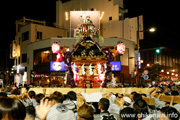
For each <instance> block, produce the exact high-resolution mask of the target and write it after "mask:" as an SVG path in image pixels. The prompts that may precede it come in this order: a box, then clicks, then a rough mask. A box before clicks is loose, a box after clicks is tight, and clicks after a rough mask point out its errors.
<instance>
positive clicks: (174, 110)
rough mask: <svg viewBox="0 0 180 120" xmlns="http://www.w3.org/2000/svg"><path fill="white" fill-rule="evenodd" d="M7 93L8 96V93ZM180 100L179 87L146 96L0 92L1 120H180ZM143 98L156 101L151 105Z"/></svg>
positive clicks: (31, 91) (163, 88)
mask: <svg viewBox="0 0 180 120" xmlns="http://www.w3.org/2000/svg"><path fill="white" fill-rule="evenodd" d="M7 91H8V92H7ZM162 95H166V96H171V102H169V103H168V102H165V101H161V100H160V99H159V98H160V97H161V96H162ZM175 96H179V97H180V90H179V88H178V87H177V86H176V85H172V86H163V85H162V86H159V87H154V88H152V89H150V90H149V91H148V93H147V94H144V93H141V92H137V91H133V92H131V94H130V95H127V94H125V93H124V94H122V93H116V94H115V93H93V95H90V94H87V93H84V92H83V93H75V92H74V91H69V92H68V93H67V94H62V93H61V92H60V91H55V92H53V93H52V94H49V95H47V94H46V89H45V88H44V91H43V93H39V94H36V93H35V91H33V90H31V89H29V87H27V88H26V91H25V92H24V93H21V91H20V89H18V88H17V87H13V88H12V89H11V90H8V89H1V92H0V119H2V120H180V104H179V103H174V99H175ZM90 97H91V99H92V101H91V100H90V99H88V98H90ZM144 97H148V98H153V99H154V100H155V104H154V105H148V104H147V102H146V101H145V100H144Z"/></svg>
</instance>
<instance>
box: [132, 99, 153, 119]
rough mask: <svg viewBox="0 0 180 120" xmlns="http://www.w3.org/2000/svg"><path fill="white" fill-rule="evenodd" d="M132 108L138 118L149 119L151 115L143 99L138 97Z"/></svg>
mask: <svg viewBox="0 0 180 120" xmlns="http://www.w3.org/2000/svg"><path fill="white" fill-rule="evenodd" d="M133 108H134V109H135V110H136V112H137V114H138V118H139V119H142V120H149V119H151V116H150V115H149V112H148V105H147V103H146V102H145V101H144V100H143V99H139V100H137V101H135V103H134V104H133Z"/></svg>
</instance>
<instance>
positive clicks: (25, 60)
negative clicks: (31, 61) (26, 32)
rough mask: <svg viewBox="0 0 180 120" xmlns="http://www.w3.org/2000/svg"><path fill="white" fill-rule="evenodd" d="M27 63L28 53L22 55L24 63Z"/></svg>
mask: <svg viewBox="0 0 180 120" xmlns="http://www.w3.org/2000/svg"><path fill="white" fill-rule="evenodd" d="M25 62H27V53H25V54H22V63H25Z"/></svg>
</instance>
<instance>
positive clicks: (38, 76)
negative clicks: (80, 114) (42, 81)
mask: <svg viewBox="0 0 180 120" xmlns="http://www.w3.org/2000/svg"><path fill="white" fill-rule="evenodd" d="M41 77H43V78H49V75H45V74H35V75H34V78H41Z"/></svg>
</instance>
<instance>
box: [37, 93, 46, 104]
mask: <svg viewBox="0 0 180 120" xmlns="http://www.w3.org/2000/svg"><path fill="white" fill-rule="evenodd" d="M42 98H44V94H42V93H39V94H37V95H36V102H37V104H40V101H41V99H42Z"/></svg>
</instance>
